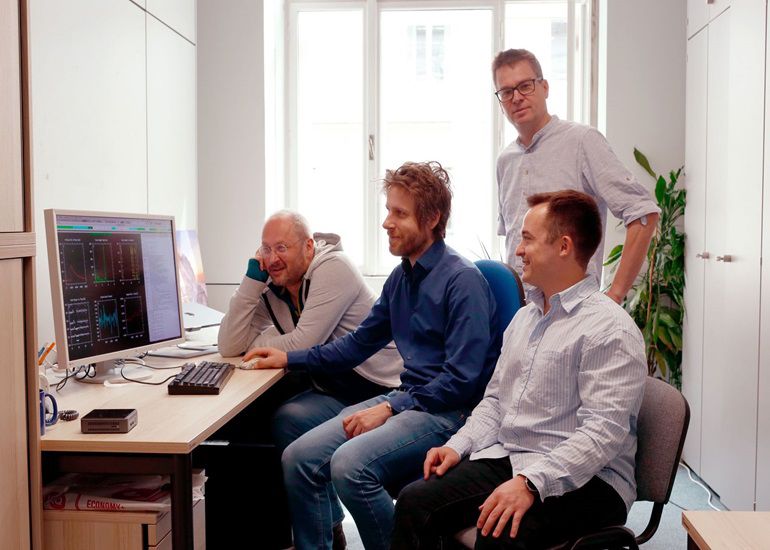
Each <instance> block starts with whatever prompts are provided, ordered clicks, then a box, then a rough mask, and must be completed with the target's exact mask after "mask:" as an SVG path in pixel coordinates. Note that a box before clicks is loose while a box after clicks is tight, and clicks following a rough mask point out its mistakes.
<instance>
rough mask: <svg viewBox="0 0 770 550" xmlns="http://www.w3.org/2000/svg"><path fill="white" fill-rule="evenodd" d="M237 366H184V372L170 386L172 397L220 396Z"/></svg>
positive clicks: (201, 363)
mask: <svg viewBox="0 0 770 550" xmlns="http://www.w3.org/2000/svg"><path fill="white" fill-rule="evenodd" d="M234 370H235V366H234V365H233V364H231V363H214V362H211V361H201V362H200V363H198V364H195V363H186V364H185V365H182V372H180V373H179V374H177V375H176V376H175V377H174V379H173V380H172V381H171V382H169V384H168V393H169V394H170V395H219V391H220V390H221V389H222V388H223V387H224V385H225V384H226V383H227V381H228V380H229V379H230V376H232V374H233V371H234Z"/></svg>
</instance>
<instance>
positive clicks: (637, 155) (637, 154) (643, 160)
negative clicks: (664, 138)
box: [634, 147, 657, 178]
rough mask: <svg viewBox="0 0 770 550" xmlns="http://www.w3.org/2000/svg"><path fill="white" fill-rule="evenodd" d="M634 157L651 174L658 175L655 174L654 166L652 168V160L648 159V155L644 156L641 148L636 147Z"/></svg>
mask: <svg viewBox="0 0 770 550" xmlns="http://www.w3.org/2000/svg"><path fill="white" fill-rule="evenodd" d="M634 158H635V159H636V162H637V163H638V164H639V166H641V167H642V168H644V170H645V171H646V172H647V173H648V174H649V175H651V176H652V177H653V178H654V177H657V176H656V175H655V172H653V170H652V168H650V162H649V161H648V160H647V157H646V156H644V153H642V152H641V151H640V150H639V149H637V148H636V147H634Z"/></svg>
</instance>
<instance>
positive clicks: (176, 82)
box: [147, 16, 198, 229]
mask: <svg viewBox="0 0 770 550" xmlns="http://www.w3.org/2000/svg"><path fill="white" fill-rule="evenodd" d="M195 117H196V111H195V46H194V45H193V44H191V43H190V42H189V41H187V40H185V39H184V38H182V37H181V36H179V35H178V34H177V33H175V32H174V31H172V30H171V29H169V28H168V27H166V26H165V25H163V24H162V23H160V22H159V21H157V20H156V19H155V18H153V17H151V16H147V182H148V183H147V188H148V205H149V211H150V212H152V213H156V214H173V215H174V216H175V217H176V227H177V228H178V229H195V228H196V227H197V223H198V220H197V217H198V200H197V195H198V193H197V189H198V184H197V174H198V171H197V164H196V154H197V152H196V149H195V147H196V140H195V120H196V118H195Z"/></svg>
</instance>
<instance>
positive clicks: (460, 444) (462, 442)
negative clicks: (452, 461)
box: [444, 434, 473, 458]
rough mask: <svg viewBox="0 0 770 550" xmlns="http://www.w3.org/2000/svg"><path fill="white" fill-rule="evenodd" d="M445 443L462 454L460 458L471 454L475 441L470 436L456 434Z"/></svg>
mask: <svg viewBox="0 0 770 550" xmlns="http://www.w3.org/2000/svg"><path fill="white" fill-rule="evenodd" d="M444 445H445V446H446V447H449V448H450V449H452V450H453V451H454V452H456V453H457V454H458V455H460V458H465V457H466V456H467V455H468V454H470V452H471V447H472V445H473V442H472V441H471V438H470V437H465V436H463V435H457V434H455V435H453V436H452V437H450V438H449V441H447V442H446V443H444Z"/></svg>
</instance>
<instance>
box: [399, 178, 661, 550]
mask: <svg viewBox="0 0 770 550" xmlns="http://www.w3.org/2000/svg"><path fill="white" fill-rule="evenodd" d="M527 200H528V204H529V206H530V209H529V211H528V212H527V215H526V216H525V218H524V223H523V227H522V231H521V243H520V244H519V246H518V248H517V249H516V255H517V256H519V257H520V258H521V260H522V262H523V275H522V279H523V280H524V281H525V282H527V283H529V284H530V285H532V286H533V287H534V289H533V290H532V291H531V292H530V295H529V298H530V302H529V304H528V305H527V306H526V307H524V308H522V309H521V310H520V311H519V312H518V313H517V314H516V316H515V317H514V319H513V321H512V322H511V324H510V325H509V326H508V328H507V330H506V332H505V336H504V340H503V349H502V353H501V355H500V359H499V360H498V363H497V367H496V368H495V372H494V375H493V376H492V379H491V380H490V382H489V385H488V386H487V389H486V392H485V394H484V398H483V399H482V401H481V402H480V403H479V405H477V406H476V408H475V409H474V410H473V413H472V415H471V417H470V418H469V419H468V421H467V422H466V424H465V425H464V426H463V427H462V428H461V429H460V430H459V431H458V432H457V434H455V435H454V436H453V437H452V438H451V439H449V441H448V442H447V443H446V445H445V446H443V447H438V448H433V449H431V450H430V451H429V452H428V453H427V456H426V458H425V462H424V465H423V468H424V479H423V480H419V481H416V482H414V483H412V484H411V485H409V486H407V487H406V488H405V489H404V490H403V491H402V492H401V494H400V495H399V498H398V502H397V505H396V518H395V528H394V532H393V539H392V546H391V548H394V549H402V548H404V549H405V548H410V549H413V548H435V547H436V545H437V544H438V541H439V539H440V538H441V537H443V536H447V535H451V534H452V533H453V532H455V531H457V530H458V529H460V528H462V527H467V526H470V525H473V524H475V525H476V528H477V540H476V549H477V550H478V549H488V548H516V549H524V548H542V547H548V546H551V545H553V544H558V543H559V542H562V541H564V540H566V539H568V538H571V537H574V536H579V535H581V534H583V533H586V532H590V531H593V530H595V529H598V528H601V527H604V526H607V525H617V524H623V523H625V520H626V514H627V512H628V509H629V508H630V506H631V503H632V502H633V501H634V498H635V496H636V485H635V481H634V455H635V454H636V419H637V415H638V412H639V407H640V405H641V401H642V393H643V388H644V381H645V376H646V364H645V351H644V341H643V339H642V335H641V333H640V332H639V329H638V328H637V327H636V326H635V325H634V323H633V321H632V319H631V318H630V317H629V316H628V315H627V314H626V312H625V311H624V310H623V309H622V308H621V307H620V306H619V305H617V304H616V303H615V302H614V301H613V300H612V299H611V298H609V297H607V296H606V295H604V294H602V293H601V292H600V291H599V288H598V285H597V282H596V279H595V278H594V277H592V276H590V275H587V274H586V268H587V265H588V262H589V260H590V258H591V256H592V255H593V254H594V252H595V250H596V247H597V246H598V245H599V242H600V241H601V238H602V232H601V221H600V216H599V213H598V210H597V207H596V203H595V201H594V200H593V199H592V198H591V197H589V196H588V195H586V194H584V193H580V192H578V191H572V190H569V191H558V192H554V193H541V194H536V195H532V196H530V197H528V199H527Z"/></svg>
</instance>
